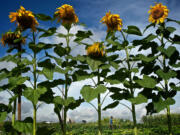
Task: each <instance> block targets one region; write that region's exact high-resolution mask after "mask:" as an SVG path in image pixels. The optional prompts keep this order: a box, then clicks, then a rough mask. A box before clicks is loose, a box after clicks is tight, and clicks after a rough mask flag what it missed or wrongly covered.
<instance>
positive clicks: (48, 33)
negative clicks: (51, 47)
mask: <svg viewBox="0 0 180 135" xmlns="http://www.w3.org/2000/svg"><path fill="white" fill-rule="evenodd" d="M39 30H40V29H39ZM41 31H43V32H44V33H43V34H42V35H41V36H39V38H42V37H49V36H52V35H54V33H56V27H52V28H49V29H48V30H43V29H41Z"/></svg>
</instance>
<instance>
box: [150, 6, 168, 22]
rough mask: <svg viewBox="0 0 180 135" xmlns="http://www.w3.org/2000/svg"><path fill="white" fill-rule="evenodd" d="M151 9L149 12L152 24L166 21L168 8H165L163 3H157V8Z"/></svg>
mask: <svg viewBox="0 0 180 135" xmlns="http://www.w3.org/2000/svg"><path fill="white" fill-rule="evenodd" d="M150 8H151V9H150V10H149V11H148V13H149V14H150V15H149V22H152V23H156V24H159V23H163V22H164V20H165V19H166V18H167V16H168V12H169V10H168V8H167V7H166V6H164V5H163V4H162V3H156V5H155V6H151V7H150Z"/></svg>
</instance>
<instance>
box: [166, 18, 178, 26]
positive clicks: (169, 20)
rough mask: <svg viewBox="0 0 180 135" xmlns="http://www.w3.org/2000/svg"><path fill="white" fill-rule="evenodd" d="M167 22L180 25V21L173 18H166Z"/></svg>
mask: <svg viewBox="0 0 180 135" xmlns="http://www.w3.org/2000/svg"><path fill="white" fill-rule="evenodd" d="M167 22H175V23H177V24H179V25H180V21H177V20H173V19H170V18H167Z"/></svg>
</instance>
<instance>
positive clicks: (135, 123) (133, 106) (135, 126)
mask: <svg viewBox="0 0 180 135" xmlns="http://www.w3.org/2000/svg"><path fill="white" fill-rule="evenodd" d="M125 52H126V58H127V65H128V70H129V71H130V70H131V65H130V62H129V53H128V49H127V48H125ZM129 81H130V91H131V95H132V97H134V91H133V87H132V78H131V74H130V75H129ZM131 106H132V117H133V127H134V135H137V134H138V133H137V121H136V108H135V104H133V103H131Z"/></svg>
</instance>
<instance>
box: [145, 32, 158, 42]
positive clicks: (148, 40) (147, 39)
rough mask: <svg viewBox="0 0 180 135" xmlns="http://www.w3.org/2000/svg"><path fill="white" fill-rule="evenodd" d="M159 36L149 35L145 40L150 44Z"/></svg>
mask: <svg viewBox="0 0 180 135" xmlns="http://www.w3.org/2000/svg"><path fill="white" fill-rule="evenodd" d="M156 37H157V36H155V35H153V34H149V35H148V36H147V37H145V38H144V39H143V40H145V41H146V42H150V41H152V40H154V39H155V38H156Z"/></svg>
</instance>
